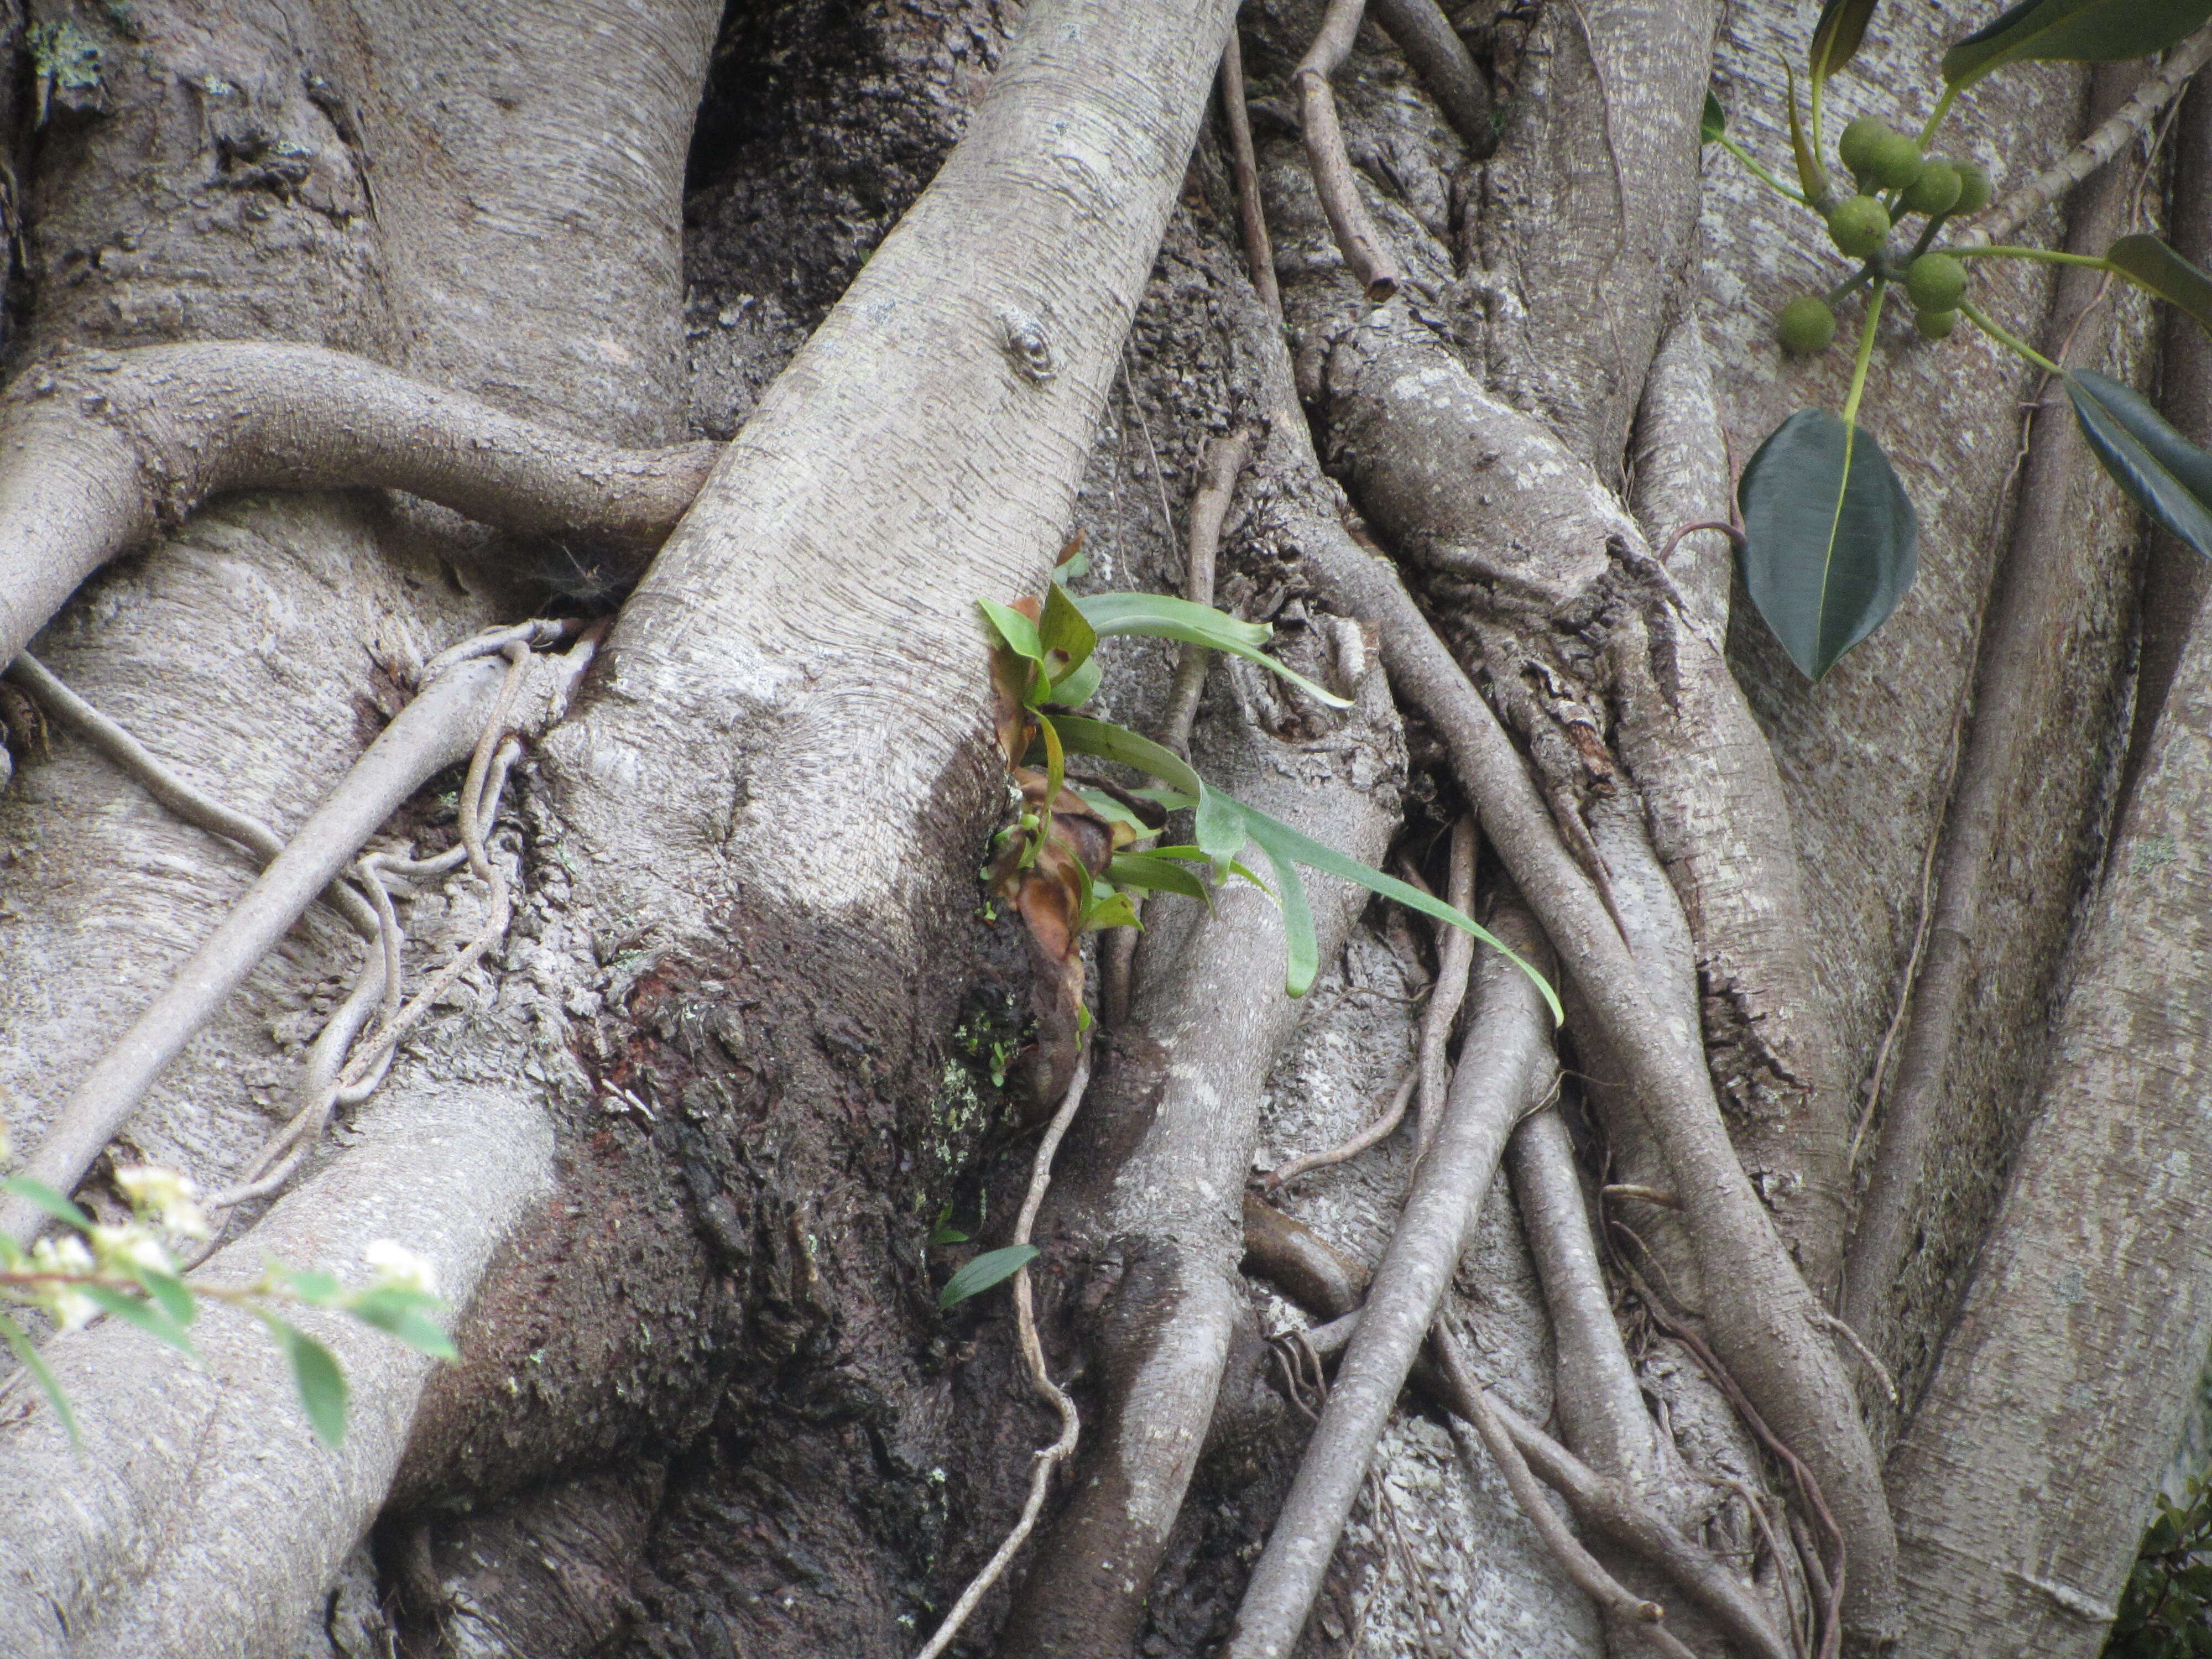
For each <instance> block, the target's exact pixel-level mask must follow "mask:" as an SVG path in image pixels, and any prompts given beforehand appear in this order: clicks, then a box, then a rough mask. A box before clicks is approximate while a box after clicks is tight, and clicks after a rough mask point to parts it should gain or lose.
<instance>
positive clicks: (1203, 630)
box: [1075, 593, 1352, 708]
mask: <svg viewBox="0 0 2212 1659" xmlns="http://www.w3.org/2000/svg"><path fill="white" fill-rule="evenodd" d="M1075 603H1076V605H1078V606H1079V607H1080V608H1081V610H1082V611H1083V614H1084V615H1085V617H1089V618H1090V621H1091V626H1092V627H1093V628H1095V629H1097V630H1098V637H1099V638H1101V639H1107V638H1110V637H1111V636H1113V635H1116V634H1149V635H1152V636H1153V637H1154V638H1156V639H1163V640H1180V641H1182V642H1183V643H1184V644H1186V645H1203V646H1207V647H1211V648H1212V649H1213V650H1216V651H1227V652H1230V653H1233V654H1235V655H1237V656H1239V657H1243V658H1246V659H1249V660H1250V661H1252V662H1256V663H1258V664H1259V665H1261V667H1262V668H1265V669H1267V670H1269V671H1272V672H1273V673H1276V674H1279V675H1280V676H1281V677H1282V678H1285V679H1286V680H1288V681H1289V682H1290V683H1291V684H1293V685H1295V686H1297V688H1298V689H1299V690H1302V691H1304V693H1305V694H1306V695H1307V696H1310V697H1311V698H1313V699H1314V700H1315V701H1316V702H1322V703H1326V704H1328V707H1330V708H1351V707H1352V700H1351V699H1350V698H1349V697H1340V696H1337V695H1336V693H1335V692H1334V691H1332V690H1329V689H1328V687H1326V686H1322V685H1316V684H1314V683H1313V682H1312V681H1311V680H1310V679H1308V678H1306V677H1305V676H1304V675H1303V674H1301V673H1298V672H1297V671H1295V670H1293V669H1291V668H1288V667H1285V665H1283V664H1281V663H1279V662H1277V661H1276V660H1275V659H1273V657H1271V656H1269V655H1268V654H1267V653H1266V652H1264V651H1262V650H1261V649H1260V647H1261V646H1263V645H1265V644H1266V643H1267V641H1268V640H1269V639H1271V638H1272V637H1273V635H1274V631H1275V630H1274V629H1272V628H1270V627H1268V626H1267V623H1247V622H1238V621H1237V618H1236V617H1231V616H1230V615H1228V614H1227V613H1226V612H1225V611H1216V610H1214V609H1213V608H1212V606H1211V605H1193V604H1192V603H1191V602H1190V601H1189V600H1188V599H1175V598H1172V597H1170V595H1168V594H1165V593H1094V594H1092V595H1091V597H1090V598H1088V599H1078V600H1076V601H1075Z"/></svg>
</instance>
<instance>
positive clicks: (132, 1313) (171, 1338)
mask: <svg viewBox="0 0 2212 1659" xmlns="http://www.w3.org/2000/svg"><path fill="white" fill-rule="evenodd" d="M76 1288H77V1289H78V1290H79V1291H82V1293H83V1295H84V1296H85V1297H86V1299H87V1300H88V1301H91V1302H94V1303H97V1304H99V1305H100V1309H101V1310H102V1311H104V1312H106V1313H111V1314H113V1315H114V1316H116V1317H117V1318H118V1319H119V1320H121V1321H123V1322H124V1323H125V1324H126V1325H136V1326H137V1328H139V1329H140V1330H142V1331H143V1332H145V1333H146V1334H147V1335H149V1336H150V1337H153V1338H154V1339H155V1340H157V1341H161V1342H166V1343H167V1344H168V1345H169V1346H171V1347H173V1348H174V1349H175V1350H176V1351H177V1352H179V1353H180V1354H183V1355H185V1357H186V1358H191V1359H195V1360H197V1358H199V1357H200V1356H199V1351H198V1350H197V1348H195V1347H193V1346H192V1340H191V1338H190V1337H189V1336H186V1335H185V1328H184V1327H183V1326H182V1325H179V1323H178V1322H176V1321H175V1320H173V1319H172V1318H170V1317H169V1316H168V1315H167V1313H166V1312H165V1311H163V1310H161V1309H160V1308H157V1307H155V1305H154V1304H152V1303H150V1302H148V1301H145V1300H143V1298H141V1297H135V1296H133V1295H131V1293H130V1291H118V1290H117V1289H116V1288H115V1287H114V1286H113V1285H78V1286H77V1287H76Z"/></svg>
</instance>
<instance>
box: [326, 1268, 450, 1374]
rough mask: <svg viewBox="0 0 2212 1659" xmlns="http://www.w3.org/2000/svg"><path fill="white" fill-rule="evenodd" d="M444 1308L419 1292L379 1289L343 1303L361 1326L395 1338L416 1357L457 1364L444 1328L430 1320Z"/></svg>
mask: <svg viewBox="0 0 2212 1659" xmlns="http://www.w3.org/2000/svg"><path fill="white" fill-rule="evenodd" d="M445 1305H446V1304H444V1303H443V1302H441V1301H440V1300H439V1299H438V1298H437V1297H435V1296H430V1295H428V1294H427V1293H425V1292H423V1291H410V1290H404V1289H402V1288H401V1287H400V1286H398V1285H377V1286H375V1287H374V1289H371V1290H366V1291H362V1292H361V1293H360V1294H359V1295H358V1296H356V1297H353V1298H352V1299H350V1300H349V1301H348V1302H346V1303H345V1304H343V1306H344V1308H345V1310H346V1311H347V1312H348V1313H349V1314H351V1315H352V1316H354V1317H355V1318H356V1319H358V1320H359V1321H361V1322H362V1324H364V1325H369V1326H373V1327H374V1328H376V1329H378V1330H380V1331H382V1332H384V1333H385V1334H386V1335H387V1336H393V1337H397V1338H398V1340H400V1341H402V1342H404V1343H405V1344H406V1345H407V1346H409V1347H410V1348H412V1349H414V1350H415V1351H416V1352H417V1353H427V1354H428V1355H429V1356H430V1357H431V1358H433V1359H444V1360H449V1361H451V1360H458V1359H459V1358H460V1357H461V1354H460V1350H459V1349H458V1348H456V1347H455V1346H453V1338H452V1337H450V1336H448V1335H447V1334H446V1331H445V1328H443V1327H442V1326H441V1325H440V1324H439V1323H438V1322H436V1321H435V1320H434V1319H432V1318H431V1317H430V1316H431V1314H433V1313H434V1312H435V1311H437V1310H439V1309H441V1308H442V1307H444V1306H445Z"/></svg>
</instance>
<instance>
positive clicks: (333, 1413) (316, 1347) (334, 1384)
mask: <svg viewBox="0 0 2212 1659" xmlns="http://www.w3.org/2000/svg"><path fill="white" fill-rule="evenodd" d="M261 1322H262V1323H264V1325H266V1326H268V1327H269V1330H270V1334H271V1335H273V1336H274V1337H275V1338H276V1341H277V1344H278V1346H281V1347H282V1348H283V1350H284V1358H286V1359H288V1360H289V1361H290V1362H291V1364H292V1381H293V1383H295V1384H296V1385H297V1387H298V1388H299V1390H300V1404H301V1406H302V1407H304V1408H305V1409H306V1411H307V1422H308V1425H309V1426H310V1427H312V1428H313V1430H314V1431H315V1438H316V1439H318V1440H319V1441H321V1442H322V1443H324V1444H325V1446H333V1447H334V1446H337V1445H339V1444H341V1443H343V1441H344V1439H345V1424H346V1380H345V1373H344V1372H343V1371H342V1370H339V1369H338V1362H337V1358H335V1357H334V1356H333V1355H332V1354H331V1351H330V1350H329V1349H328V1348H326V1347H325V1346H323V1345H322V1344H321V1343H319V1342H318V1341H316V1340H315V1339H314V1338H313V1337H312V1336H309V1335H308V1334H307V1332H305V1331H303V1330H301V1329H300V1328H298V1327H297V1326H295V1325H288V1324H286V1323H285V1322H283V1320H281V1319H279V1318H277V1317H276V1316H275V1315H274V1314H264V1315H262V1316H261Z"/></svg>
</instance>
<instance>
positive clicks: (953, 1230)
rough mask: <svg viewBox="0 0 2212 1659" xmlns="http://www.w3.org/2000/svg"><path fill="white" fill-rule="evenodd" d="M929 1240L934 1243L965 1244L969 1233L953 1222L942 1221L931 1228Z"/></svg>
mask: <svg viewBox="0 0 2212 1659" xmlns="http://www.w3.org/2000/svg"><path fill="white" fill-rule="evenodd" d="M929 1242H930V1243H933V1244H965V1243H967V1242H968V1235H967V1234H966V1233H963V1232H962V1231H960V1229H959V1228H957V1227H956V1226H954V1225H952V1224H951V1222H949V1221H940V1222H939V1223H938V1224H937V1225H935V1226H934V1227H932V1228H931V1229H930V1230H929Z"/></svg>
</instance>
